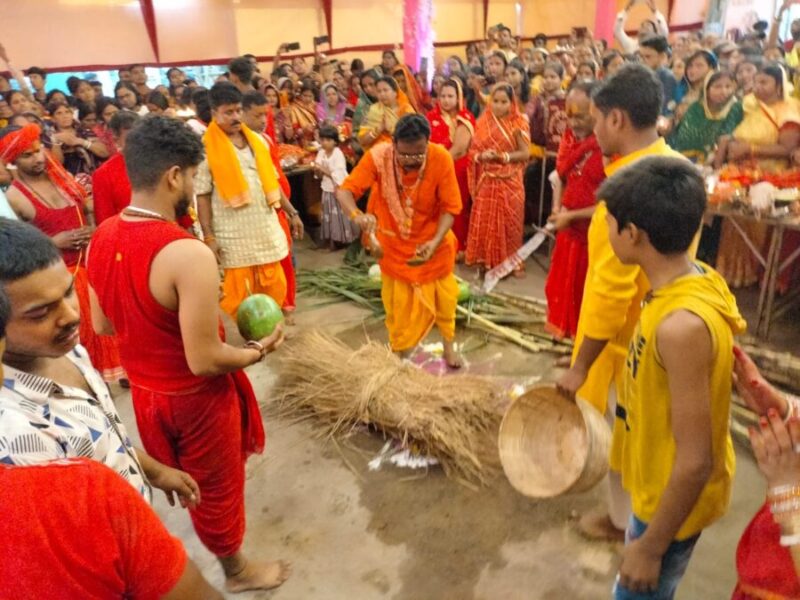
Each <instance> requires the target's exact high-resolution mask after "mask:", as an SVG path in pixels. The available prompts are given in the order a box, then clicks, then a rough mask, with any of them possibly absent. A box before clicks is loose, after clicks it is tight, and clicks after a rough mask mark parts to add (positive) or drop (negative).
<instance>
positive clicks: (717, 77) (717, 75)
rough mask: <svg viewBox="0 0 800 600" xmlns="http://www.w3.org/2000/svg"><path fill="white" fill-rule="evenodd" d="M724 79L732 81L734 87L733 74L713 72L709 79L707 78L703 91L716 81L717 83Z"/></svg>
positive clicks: (734, 78) (734, 79) (734, 77)
mask: <svg viewBox="0 0 800 600" xmlns="http://www.w3.org/2000/svg"><path fill="white" fill-rule="evenodd" d="M726 77H727V78H728V79H730V80H731V81H733V84H734V86H735V85H736V76H735V75H734V74H733V73H731V72H730V71H725V70H723V71H714V73H712V74H711V77H709V78H708V81H706V83H705V89H708V88H710V87H711V86H712V85H714V84H715V83H716V82H717V81H719V80H720V79H725V78H726Z"/></svg>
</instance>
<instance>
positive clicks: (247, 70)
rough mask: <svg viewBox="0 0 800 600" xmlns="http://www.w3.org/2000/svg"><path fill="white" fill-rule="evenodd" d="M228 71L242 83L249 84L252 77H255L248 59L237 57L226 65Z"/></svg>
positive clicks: (253, 69)
mask: <svg viewBox="0 0 800 600" xmlns="http://www.w3.org/2000/svg"><path fill="white" fill-rule="evenodd" d="M228 71H230V72H231V74H233V75H236V77H237V78H238V79H239V81H241V82H242V83H244V84H249V83H250V82H251V81H253V75H255V72H256V68H255V67H254V66H253V63H251V62H250V60H249V59H248V58H246V57H244V56H239V57H237V58H234V59H233V60H232V61H231V62H229V63H228Z"/></svg>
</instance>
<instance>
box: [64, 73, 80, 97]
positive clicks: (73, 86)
mask: <svg viewBox="0 0 800 600" xmlns="http://www.w3.org/2000/svg"><path fill="white" fill-rule="evenodd" d="M81 81H82V80H81V78H80V77H75V75H72V76H71V77H68V78H67V89H68V90H69V93H70V95H72V96H74V95H75V92H77V91H78V85H79V84H80V82H81Z"/></svg>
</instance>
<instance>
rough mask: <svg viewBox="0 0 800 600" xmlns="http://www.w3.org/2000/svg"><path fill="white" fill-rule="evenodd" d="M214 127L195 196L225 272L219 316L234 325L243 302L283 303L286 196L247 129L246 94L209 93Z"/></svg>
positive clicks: (265, 151)
mask: <svg viewBox="0 0 800 600" xmlns="http://www.w3.org/2000/svg"><path fill="white" fill-rule="evenodd" d="M208 95H209V100H210V102H211V110H212V117H213V120H212V121H211V124H210V125H209V126H208V130H207V131H206V133H205V135H204V136H203V144H204V145H205V148H206V160H204V161H203V162H202V163H201V164H200V167H199V168H198V170H197V175H196V178H195V188H196V189H195V192H196V193H197V206H198V216H199V219H200V226H201V227H202V229H203V239H204V240H205V242H206V244H207V245H208V247H209V248H211V250H213V252H214V254H215V255H216V256H217V260H218V261H219V263H220V265H221V266H222V268H223V270H224V272H225V275H224V279H223V282H222V293H223V297H222V300H221V301H220V306H221V307H222V310H224V311H225V312H226V313H228V314H229V315H231V316H232V317H233V318H236V311H237V310H238V308H239V305H240V304H241V303H242V301H243V300H244V299H245V298H246V297H247V296H249V295H250V294H251V293H252V294H267V295H268V296H271V297H272V298H273V299H274V300H275V302H277V303H278V305H279V306H283V304H284V301H285V300H286V291H287V289H286V275H285V274H284V272H283V267H281V261H282V260H283V259H284V258H286V256H287V255H288V254H289V245H288V243H287V240H286V235H285V234H284V231H283V229H282V228H281V224H280V220H279V219H278V214H277V209H279V208H280V205H281V192H280V186H279V184H278V179H277V174H276V171H275V166H274V164H273V162H272V158H271V156H270V152H269V148H268V147H267V145H266V144H265V143H264V141H263V139H262V138H261V137H260V134H259V133H257V132H254V131H252V130H251V129H250V128H249V127H247V126H246V125H244V124H243V123H242V93H241V92H240V91H239V90H238V89H236V88H235V87H234V86H232V85H230V84H227V83H218V84H216V85H215V86H214V87H212V88H211V90H209V94H208Z"/></svg>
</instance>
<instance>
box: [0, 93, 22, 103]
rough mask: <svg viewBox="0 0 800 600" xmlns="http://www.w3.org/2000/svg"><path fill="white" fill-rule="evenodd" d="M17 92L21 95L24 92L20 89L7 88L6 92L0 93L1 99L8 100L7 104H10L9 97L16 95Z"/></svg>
mask: <svg viewBox="0 0 800 600" xmlns="http://www.w3.org/2000/svg"><path fill="white" fill-rule="evenodd" d="M17 94H22V95H23V96H25V94H24V93H23V92H22V91H20V90H8V91H7V92H3V93H2V94H0V95H2V96H3V100H5V101H6V102H8V104H9V105H10V104H11V99H12V98H13V97H14V96H16V95H17ZM25 97H26V98H27V96H25Z"/></svg>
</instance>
